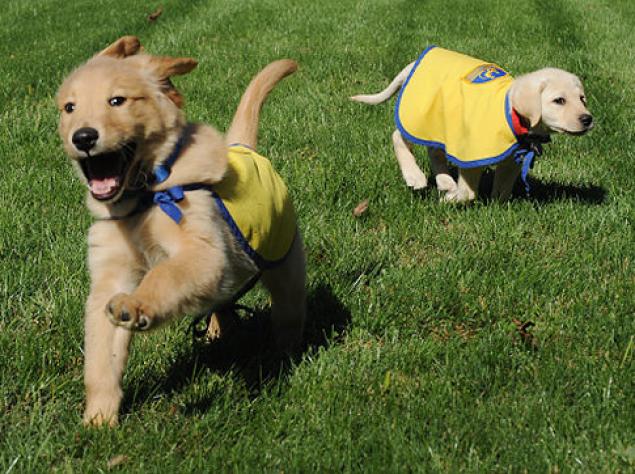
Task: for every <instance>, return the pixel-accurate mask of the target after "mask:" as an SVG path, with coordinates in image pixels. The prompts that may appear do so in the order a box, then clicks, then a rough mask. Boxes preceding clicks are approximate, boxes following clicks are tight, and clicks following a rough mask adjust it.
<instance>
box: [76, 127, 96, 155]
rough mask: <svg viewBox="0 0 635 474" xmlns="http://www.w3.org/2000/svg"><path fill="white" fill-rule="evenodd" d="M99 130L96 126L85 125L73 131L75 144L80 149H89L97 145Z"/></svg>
mask: <svg viewBox="0 0 635 474" xmlns="http://www.w3.org/2000/svg"><path fill="white" fill-rule="evenodd" d="M98 138H99V132H97V130H95V129H94V128H90V127H83V128H80V129H78V130H77V131H76V132H75V133H73V145H75V148H77V149H78V150H80V151H88V150H90V149H91V148H93V147H94V146H95V143H97V139H98Z"/></svg>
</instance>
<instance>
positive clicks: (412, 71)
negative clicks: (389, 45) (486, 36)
mask: <svg viewBox="0 0 635 474" xmlns="http://www.w3.org/2000/svg"><path fill="white" fill-rule="evenodd" d="M399 88H401V92H400V93H399V98H398V100H397V105H396V109H395V122H396V124H397V130H395V131H394V132H393V135H392V140H393V146H394V149H395V154H396V155H397V161H398V162H399V167H400V168H401V173H402V175H403V178H404V180H405V181H406V184H407V185H408V186H410V187H412V188H414V189H422V188H425V187H426V186H427V184H428V181H427V178H426V176H425V174H424V173H423V172H422V171H421V169H420V168H419V166H418V165H417V163H416V161H415V158H414V156H413V154H412V148H411V146H412V145H411V143H417V144H420V145H424V146H426V147H428V155H429V157H430V165H431V166H430V167H431V169H432V172H433V174H434V175H435V179H436V184H437V188H438V189H439V190H440V191H442V192H445V195H444V197H443V200H445V201H450V202H464V201H471V200H473V199H474V198H475V197H476V194H477V191H478V185H479V181H480V178H481V174H482V172H483V168H484V167H485V166H489V165H497V168H496V172H495V175H494V186H493V190H492V197H494V198H495V199H499V200H507V199H508V198H509V196H510V195H511V192H512V188H513V185H514V182H515V181H516V178H517V177H518V175H520V174H522V178H523V181H524V182H525V186H526V189H527V190H529V187H528V185H527V173H528V172H529V169H530V168H531V166H532V164H533V159H534V157H535V155H539V154H540V153H541V151H542V148H541V143H546V142H548V141H549V135H550V134H551V133H553V132H558V133H568V134H571V135H582V134H584V133H586V132H587V131H588V130H590V129H591V128H592V127H593V118H592V117H591V115H590V114H589V111H588V110H587V108H586V97H585V95H584V89H583V87H582V83H581V82H580V80H579V79H578V78H577V77H576V76H574V75H573V74H571V73H568V72H566V71H563V70H561V69H555V68H546V69H541V70H539V71H535V72H532V73H530V74H527V75H524V76H521V77H519V78H518V79H516V80H514V79H513V78H512V77H511V76H510V75H509V74H507V72H505V71H504V70H503V69H501V68H500V67H498V66H496V65H495V64H491V63H488V62H485V61H481V60H479V59H475V58H471V57H469V56H465V55H463V54H460V53H456V52H453V51H448V50H445V49H443V48H438V47H434V46H432V47H429V48H427V49H426V50H425V51H424V52H423V53H422V54H421V56H420V57H419V59H418V60H417V61H415V62H413V63H410V64H409V65H408V66H406V67H405V68H404V69H403V70H402V71H401V72H400V73H399V74H398V75H397V76H396V77H395V78H394V80H393V81H392V82H391V83H390V85H389V86H388V87H387V88H386V89H385V90H383V91H382V92H380V93H378V94H373V95H356V96H353V97H351V99H352V100H355V101H358V102H364V103H367V104H378V103H380V102H383V101H385V100H387V99H388V98H389V97H390V96H392V95H393V94H394V93H395V92H396V91H397V90H398V89H399ZM404 138H405V139H406V140H407V141H406V140H404ZM448 161H449V162H450V163H452V164H454V165H456V166H458V167H459V180H458V183H456V182H455V181H454V179H452V177H451V176H450V174H449V171H448Z"/></svg>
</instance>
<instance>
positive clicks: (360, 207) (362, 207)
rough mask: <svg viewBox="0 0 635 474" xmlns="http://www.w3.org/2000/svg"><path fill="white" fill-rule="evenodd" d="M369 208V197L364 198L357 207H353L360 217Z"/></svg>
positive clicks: (355, 214)
mask: <svg viewBox="0 0 635 474" xmlns="http://www.w3.org/2000/svg"><path fill="white" fill-rule="evenodd" d="M367 210H368V199H364V200H363V201H362V202H360V203H359V204H358V205H357V206H355V209H353V215H354V216H355V217H360V216H361V215H362V214H364V213H365V212H366V211H367Z"/></svg>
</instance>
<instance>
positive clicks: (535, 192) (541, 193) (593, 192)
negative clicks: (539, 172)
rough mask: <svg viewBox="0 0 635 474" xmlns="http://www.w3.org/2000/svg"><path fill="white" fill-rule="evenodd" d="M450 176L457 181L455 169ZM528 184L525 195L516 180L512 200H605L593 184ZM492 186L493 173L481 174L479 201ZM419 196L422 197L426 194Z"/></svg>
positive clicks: (535, 181) (594, 202) (531, 181)
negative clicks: (527, 190)
mask: <svg viewBox="0 0 635 474" xmlns="http://www.w3.org/2000/svg"><path fill="white" fill-rule="evenodd" d="M450 174H451V176H452V177H453V178H454V180H455V181H456V180H457V179H458V172H457V170H456V169H451V172H450ZM528 182H529V187H530V191H529V195H527V192H526V190H525V183H523V182H522V180H521V179H517V180H516V182H515V183H514V188H513V191H512V199H518V200H528V201H530V202H534V203H537V204H546V203H550V202H557V201H566V200H570V201H578V202H581V203H585V204H592V205H599V204H602V203H604V201H605V200H606V190H605V189H604V188H602V187H600V186H595V185H593V184H588V185H582V186H578V185H574V184H563V183H559V182H556V181H541V180H538V179H535V178H533V177H531V176H530V177H529V178H528ZM432 183H434V180H432ZM433 185H434V184H433ZM493 185H494V171H493V170H491V169H487V170H485V171H484V172H483V176H482V177H481V182H480V183H479V189H478V197H479V199H480V200H483V201H488V200H490V195H491V193H492V187H493ZM426 191H427V189H426ZM420 194H421V196H422V197H423V196H425V195H426V194H427V192H423V193H420Z"/></svg>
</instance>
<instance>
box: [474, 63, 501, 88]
mask: <svg viewBox="0 0 635 474" xmlns="http://www.w3.org/2000/svg"><path fill="white" fill-rule="evenodd" d="M506 75H507V73H506V72H505V71H503V70H502V69H501V68H499V67H498V66H494V65H493V64H484V65H483V66H479V67H477V68H476V69H474V70H473V71H472V72H470V73H469V74H468V75H467V76H465V79H466V80H467V81H468V82H471V83H472V84H483V83H484V82H490V81H493V80H494V79H498V78H499V77H503V76H506Z"/></svg>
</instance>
